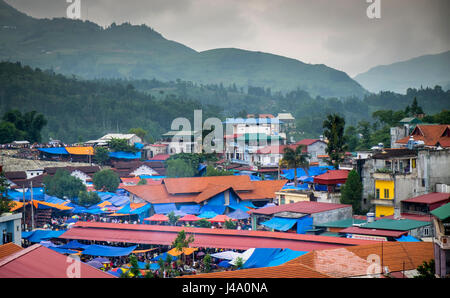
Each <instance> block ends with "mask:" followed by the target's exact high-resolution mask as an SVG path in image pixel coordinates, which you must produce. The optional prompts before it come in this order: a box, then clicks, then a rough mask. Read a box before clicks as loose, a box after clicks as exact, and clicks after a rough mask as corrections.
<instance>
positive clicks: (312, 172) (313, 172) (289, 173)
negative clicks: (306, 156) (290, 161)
mask: <svg viewBox="0 0 450 298" xmlns="http://www.w3.org/2000/svg"><path fill="white" fill-rule="evenodd" d="M307 170H308V174H306V172H305V170H303V169H302V168H298V169H297V178H300V177H303V179H306V177H312V176H317V175H321V174H324V173H326V172H327V171H328V170H334V167H332V166H314V167H310V168H309V169H307ZM281 176H282V177H284V178H286V179H289V180H292V179H294V169H288V170H283V174H281Z"/></svg>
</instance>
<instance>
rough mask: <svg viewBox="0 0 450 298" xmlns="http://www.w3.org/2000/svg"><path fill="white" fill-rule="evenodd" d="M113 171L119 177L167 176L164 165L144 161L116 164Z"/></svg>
mask: <svg viewBox="0 0 450 298" xmlns="http://www.w3.org/2000/svg"><path fill="white" fill-rule="evenodd" d="M112 170H113V171H115V172H116V173H117V174H118V175H119V177H121V178H122V177H123V178H126V177H139V176H142V175H144V176H161V175H164V174H165V169H164V165H160V164H157V163H149V162H143V161H129V162H115V163H113V165H112Z"/></svg>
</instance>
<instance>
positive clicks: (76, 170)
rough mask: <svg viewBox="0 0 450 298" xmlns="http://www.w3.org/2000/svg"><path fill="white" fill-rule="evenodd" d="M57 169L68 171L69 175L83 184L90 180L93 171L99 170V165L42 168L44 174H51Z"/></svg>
mask: <svg viewBox="0 0 450 298" xmlns="http://www.w3.org/2000/svg"><path fill="white" fill-rule="evenodd" d="M58 170H65V171H68V172H69V173H70V175H71V176H74V177H77V178H78V179H80V180H81V181H83V183H84V184H87V182H90V181H92V177H93V176H94V174H95V173H97V172H98V171H100V167H99V166H81V167H46V168H44V175H50V176H53V175H55V173H56V172H57V171H58Z"/></svg>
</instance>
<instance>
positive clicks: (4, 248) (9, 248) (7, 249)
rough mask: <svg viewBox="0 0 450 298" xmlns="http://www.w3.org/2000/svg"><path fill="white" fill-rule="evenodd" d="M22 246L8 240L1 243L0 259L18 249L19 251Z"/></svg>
mask: <svg viewBox="0 0 450 298" xmlns="http://www.w3.org/2000/svg"><path fill="white" fill-rule="evenodd" d="M22 249H23V248H22V247H20V246H18V245H17V244H15V243H13V242H10V243H6V244H3V245H0V259H3V258H5V257H7V256H9V255H12V254H14V253H16V252H18V251H21V250H22Z"/></svg>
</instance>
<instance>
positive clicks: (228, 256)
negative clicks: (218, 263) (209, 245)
mask: <svg viewBox="0 0 450 298" xmlns="http://www.w3.org/2000/svg"><path fill="white" fill-rule="evenodd" d="M239 256H241V253H238V252H235V251H232V250H229V251H223V252H218V253H215V254H212V255H211V257H213V258H216V259H220V260H229V261H231V260H234V259H235V258H237V257H239Z"/></svg>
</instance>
